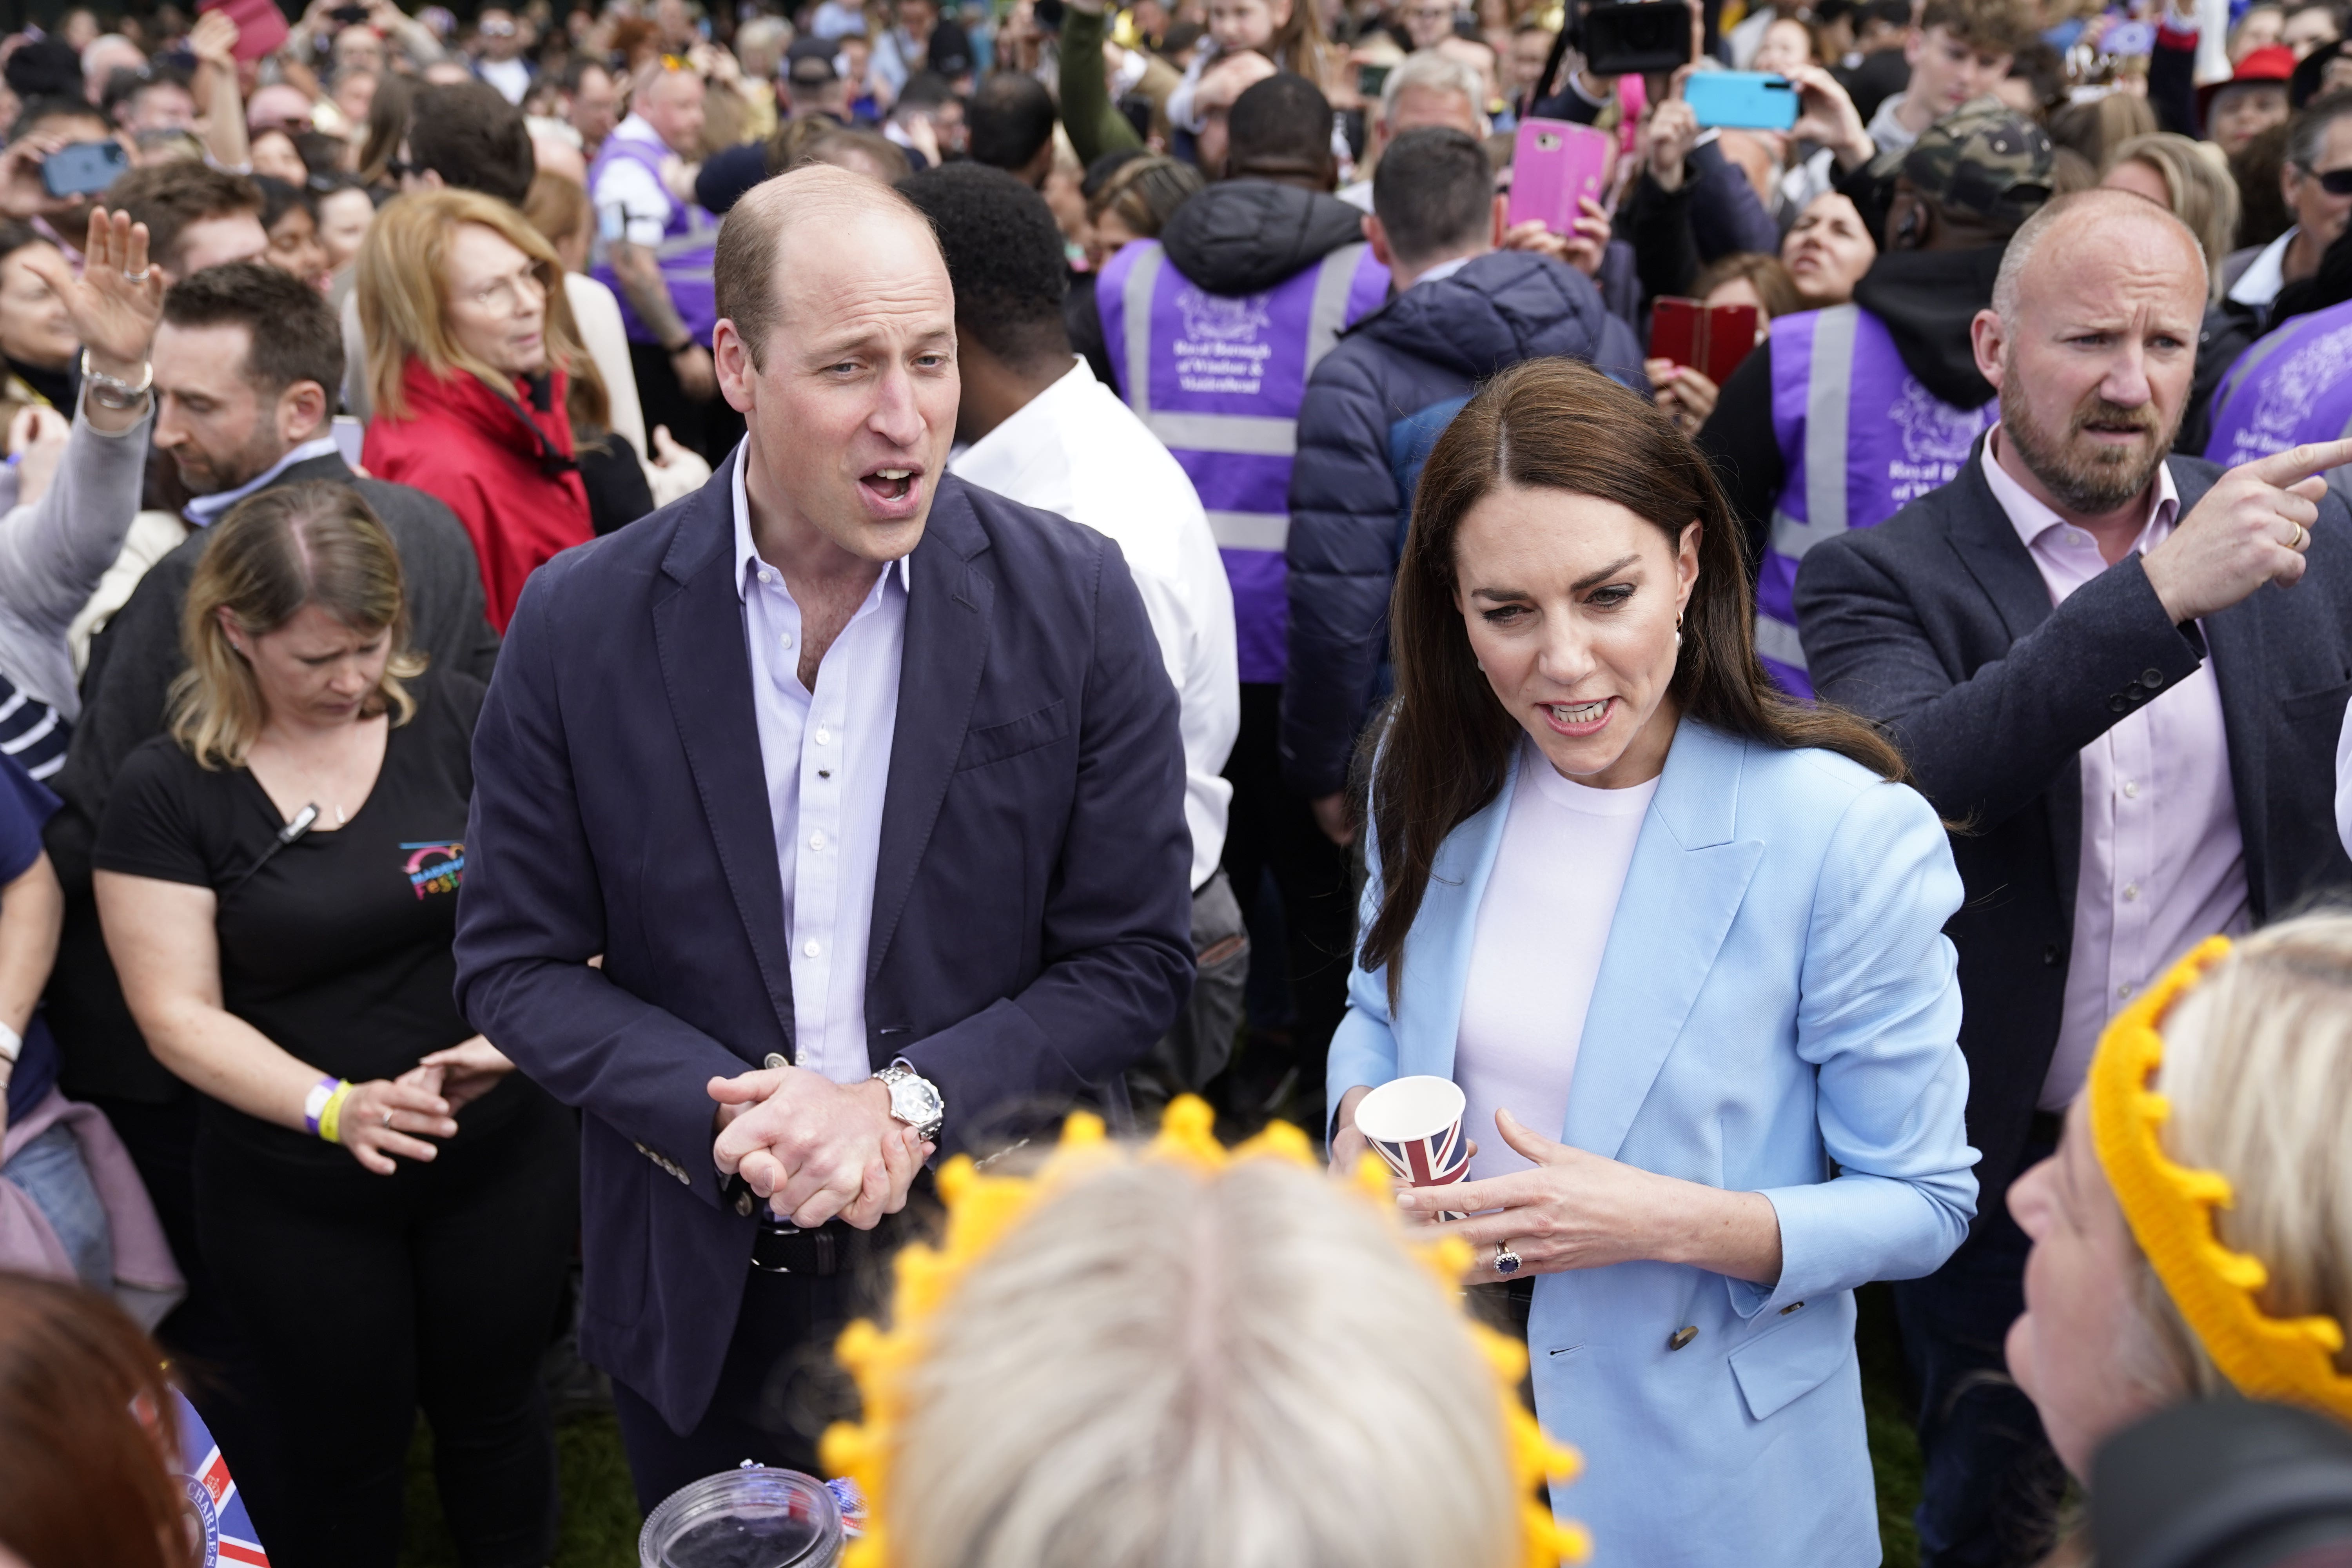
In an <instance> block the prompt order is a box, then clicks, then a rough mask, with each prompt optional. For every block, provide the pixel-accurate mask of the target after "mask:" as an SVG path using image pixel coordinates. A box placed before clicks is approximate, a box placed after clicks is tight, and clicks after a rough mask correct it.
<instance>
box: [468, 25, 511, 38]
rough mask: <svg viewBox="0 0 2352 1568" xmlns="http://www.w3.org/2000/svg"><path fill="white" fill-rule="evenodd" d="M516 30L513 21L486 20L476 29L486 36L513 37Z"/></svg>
mask: <svg viewBox="0 0 2352 1568" xmlns="http://www.w3.org/2000/svg"><path fill="white" fill-rule="evenodd" d="M514 30H515V25H514V24H513V23H512V22H484V23H481V24H480V25H479V26H476V27H475V29H474V31H476V32H477V33H479V34H480V35H481V36H482V37H486V38H511V37H514Z"/></svg>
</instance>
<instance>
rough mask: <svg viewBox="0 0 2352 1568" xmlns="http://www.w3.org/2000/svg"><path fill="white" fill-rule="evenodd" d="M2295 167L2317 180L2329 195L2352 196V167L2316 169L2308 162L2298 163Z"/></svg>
mask: <svg viewBox="0 0 2352 1568" xmlns="http://www.w3.org/2000/svg"><path fill="white" fill-rule="evenodd" d="M2295 167H2296V168H2297V169H2299V170H2301V171H2302V172H2303V173H2304V174H2305V175H2307V176H2309V177H2310V178H2312V179H2315V180H2317V181H2318V182H2319V188H2320V189H2321V190H2323V191H2326V193H2327V194H2328V195H2331V196H2352V168H2346V169H2326V170H2321V169H2315V168H2313V167H2312V166H2311V165H2310V164H2308V163H2297V164H2296V165H2295Z"/></svg>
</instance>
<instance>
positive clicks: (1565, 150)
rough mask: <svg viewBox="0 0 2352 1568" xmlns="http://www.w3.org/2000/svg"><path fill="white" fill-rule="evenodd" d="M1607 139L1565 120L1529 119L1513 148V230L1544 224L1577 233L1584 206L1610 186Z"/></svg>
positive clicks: (1556, 230) (1564, 232) (1509, 219)
mask: <svg viewBox="0 0 2352 1568" xmlns="http://www.w3.org/2000/svg"><path fill="white" fill-rule="evenodd" d="M1609 163H1610V147H1609V137H1608V135H1607V133H1606V132H1600V131H1595V130H1593V129H1592V128H1591V126H1589V125H1576V124H1571V123H1570V121H1565V120H1527V121H1521V122H1520V124H1519V128H1518V131H1517V132H1516V134H1515V135H1514V137H1513V139H1512V144H1511V200H1510V206H1509V214H1508V216H1507V219H1506V221H1507V223H1508V224H1509V225H1510V226H1512V227H1514V228H1516V227H1517V226H1519V225H1521V224H1524V223H1530V222H1540V223H1541V224H1542V225H1543V226H1544V227H1545V228H1546V229H1548V230H1549V231H1550V232H1551V233H1553V234H1558V235H1569V234H1573V233H1575V232H1576V223H1577V217H1578V216H1579V214H1580V212H1581V210H1582V209H1581V208H1580V206H1579V205H1578V204H1579V203H1580V202H1584V201H1592V200H1597V199H1598V198H1599V197H1600V195H1601V187H1602V186H1603V185H1604V184H1607V183H1608V179H1609Z"/></svg>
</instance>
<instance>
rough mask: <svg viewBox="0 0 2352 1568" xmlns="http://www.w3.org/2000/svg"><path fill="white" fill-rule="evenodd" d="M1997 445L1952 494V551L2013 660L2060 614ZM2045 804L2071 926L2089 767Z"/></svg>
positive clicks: (2062, 779) (1979, 457) (1978, 454)
mask: <svg viewBox="0 0 2352 1568" xmlns="http://www.w3.org/2000/svg"><path fill="white" fill-rule="evenodd" d="M1990 438H1991V437H1990V432H1988V433H1987V434H1986V435H1984V436H1979V437H1977V445H1976V449H1975V450H1974V451H1973V452H1971V453H1969V466H1968V467H1967V468H1964V469H1962V470H1961V472H1960V475H1959V477H1958V479H1954V480H1953V481H1952V483H1951V484H1950V485H1949V486H1948V488H1947V489H1948V494H1949V496H1950V498H1951V505H1950V507H1949V509H1948V516H1949V518H1950V535H1951V541H1952V548H1953V550H1954V551H1956V552H1958V555H1959V557H1960V561H1961V563H1962V564H1963V565H1964V566H1966V567H1967V569H1968V572H1969V575H1970V576H1971V577H1973V578H1975V579H1976V583H1977V586H1979V588H1981V589H1983V590H1984V594H1985V597H1986V598H1988V599H1990V600H1991V601H1992V607H1993V613H1994V614H1995V615H1997V616H2000V623H2001V627H2002V629H2003V630H2004V631H2005V632H2007V634H2008V636H2007V637H2004V638H2003V639H2002V641H2001V645H2000V647H2001V656H2006V654H2007V651H2008V648H2009V647H2010V645H2011V644H2013V643H2015V642H2016V641H2017V640H2018V639H2019V638H2021V637H2025V636H2026V635H2028V634H2029V633H2031V632H2032V630H2033V629H2034V628H2035V627H2037V626H2040V625H2041V624H2042V622H2043V621H2046V620H2048V619H2049V618H2050V612H2051V610H2052V609H2053V605H2051V603H2050V584H2047V583H2045V582H2043V581H2042V568H2040V567H2039V566H2036V565H2035V564H2034V563H2033V552H2032V551H2031V550H2029V549H2027V548H2026V546H2025V542H2024V541H2023V540H2021V539H2020V538H2018V537H2017V525H2016V524H2015V523H2012V522H2011V521H2010V520H2009V513H2008V512H2007V511H2006V510H2002V507H2001V504H2000V497H1999V496H1996V495H1994V494H1993V493H1992V486H1990V484H1987V483H1986V482H1985V477H1984V468H1983V466H1982V465H1983V458H1984V446H1985V442H1986V441H1988V440H1990ZM2046 798H2047V799H2048V801H2049V803H2050V857H2051V863H2052V864H2053V865H2054V866H2056V867H2057V868H2058V904H2059V910H2060V912H2061V913H2062V914H2063V916H2064V917H2065V919H2066V920H2067V921H2068V922H2069V923H2071V922H2072V921H2074V883H2075V878H2076V872H2077V869H2078V868H2079V867H2080V866H2081V864H2082V858H2083V770H2082V764H2081V763H2076V762H2072V761H2070V762H2068V763H2067V764H2066V766H2065V769H2064V771H2063V773H2061V774H2060V775H2059V777H2058V778H2057V779H2056V780H2055V781H2053V783H2052V784H2051V786H2050V790H2049V792H2048V795H2047V797H2046Z"/></svg>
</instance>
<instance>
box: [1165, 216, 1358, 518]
mask: <svg viewBox="0 0 2352 1568" xmlns="http://www.w3.org/2000/svg"><path fill="white" fill-rule="evenodd" d="M1137 248H1138V252H1139V254H1138V255H1137V256H1136V258H1135V260H1134V261H1133V263H1132V264H1131V265H1130V266H1129V269H1128V273H1127V277H1126V278H1125V279H1124V280H1122V282H1121V284H1120V287H1119V302H1120V305H1121V308H1122V313H1123V318H1124V319H1123V320H1122V321H1121V323H1120V328H1121V331H1120V336H1121V338H1122V339H1123V340H1124V342H1123V345H1122V346H1123V347H1124V348H1125V350H1126V353H1125V356H1124V357H1125V359H1126V364H1125V366H1124V367H1123V370H1124V379H1125V381H1126V383H1127V384H1126V386H1125V388H1124V390H1125V392H1126V394H1127V402H1128V406H1129V407H1130V408H1132V409H1134V410H1135V412H1136V413H1137V414H1138V415H1139V416H1141V417H1142V420H1143V422H1144V424H1145V425H1146V426H1150V430H1151V433H1152V434H1153V435H1155V436H1157V437H1160V441H1161V443H1162V444H1163V445H1165V446H1166V447H1168V448H1169V449H1170V450H1171V451H1175V452H1186V451H1190V452H1203V453H1221V454H1224V455H1228V456H1233V457H1249V458H1292V457H1296V456H1297V452H1298V421H1297V419H1296V418H1295V417H1289V416H1277V415H1265V414H1211V413H1205V412H1196V411H1190V410H1176V409H1164V408H1155V407H1154V406H1153V405H1152V396H1151V367H1152V363H1153V356H1152V342H1151V330H1152V326H1153V324H1154V315H1153V310H1152V305H1153V302H1154V297H1155V295H1156V294H1157V292H1158V290H1159V288H1160V277H1161V274H1162V273H1163V272H1164V271H1165V269H1166V268H1167V265H1168V253H1167V252H1166V251H1165V250H1163V249H1161V248H1160V247H1159V246H1157V245H1153V246H1148V247H1137ZM1368 248H1369V247H1366V246H1363V245H1360V244H1358V245H1345V246H1341V247H1339V249H1337V250H1335V251H1332V252H1331V253H1330V254H1329V255H1328V256H1326V257H1325V258H1323V259H1322V261H1321V262H1320V263H1318V266H1317V267H1316V269H1315V291H1314V295H1313V297H1312V299H1311V300H1309V301H1308V303H1307V345H1306V371H1305V374H1304V375H1302V376H1301V377H1300V385H1301V388H1302V390H1303V388H1304V386H1305V382H1306V377H1307V376H1311V375H1313V374H1315V367H1316V365H1317V364H1318V363H1321V361H1322V358H1323V356H1324V355H1325V354H1327V353H1330V352H1331V350H1332V348H1333V346H1334V345H1335V344H1337V343H1338V342H1339V334H1340V332H1342V331H1345V330H1346V329H1347V327H1348V324H1349V310H1348V306H1349V300H1350V299H1351V298H1352V297H1353V295H1354V292H1355V285H1356V274H1357V272H1358V270H1359V268H1360V267H1361V266H1362V265H1363V259H1364V256H1365V254H1366V251H1367V250H1368ZM1209 531H1210V532H1211V533H1213V535H1215V536H1216V541H1217V544H1218V546H1219V548H1221V549H1225V550H1266V551H1277V550H1281V549H1283V548H1284V547H1285V546H1286V544H1287V543H1288V542H1289V537H1290V514H1289V512H1288V511H1287V510H1283V511H1233V510H1218V509H1215V508H1211V509H1209Z"/></svg>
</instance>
